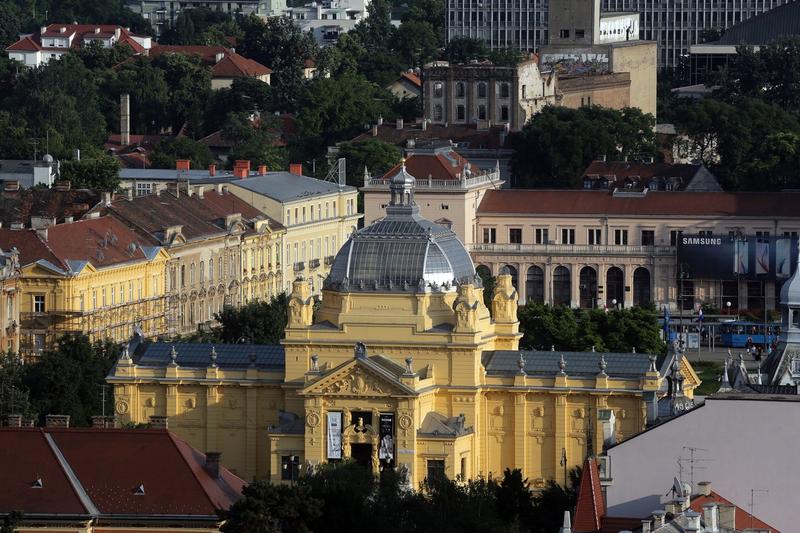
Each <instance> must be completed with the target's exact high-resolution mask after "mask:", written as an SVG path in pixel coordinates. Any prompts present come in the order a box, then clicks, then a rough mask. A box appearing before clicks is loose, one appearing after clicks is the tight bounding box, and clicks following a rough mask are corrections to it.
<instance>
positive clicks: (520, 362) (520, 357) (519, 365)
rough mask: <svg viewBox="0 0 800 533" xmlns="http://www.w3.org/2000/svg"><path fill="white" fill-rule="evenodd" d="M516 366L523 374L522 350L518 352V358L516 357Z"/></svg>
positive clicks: (523, 359) (523, 360)
mask: <svg viewBox="0 0 800 533" xmlns="http://www.w3.org/2000/svg"><path fill="white" fill-rule="evenodd" d="M517 368H519V373H520V374H522V375H525V358H524V357H522V352H519V359H517Z"/></svg>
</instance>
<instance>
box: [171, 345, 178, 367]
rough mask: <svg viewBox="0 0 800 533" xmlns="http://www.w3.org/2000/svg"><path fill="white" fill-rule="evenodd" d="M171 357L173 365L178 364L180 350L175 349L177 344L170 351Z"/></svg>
mask: <svg viewBox="0 0 800 533" xmlns="http://www.w3.org/2000/svg"><path fill="white" fill-rule="evenodd" d="M169 359H170V365H171V366H177V365H178V351H177V350H176V349H175V346H174V345H173V346H172V350H170V351H169Z"/></svg>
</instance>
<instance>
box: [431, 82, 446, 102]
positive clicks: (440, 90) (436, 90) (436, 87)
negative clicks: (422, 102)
mask: <svg viewBox="0 0 800 533" xmlns="http://www.w3.org/2000/svg"><path fill="white" fill-rule="evenodd" d="M443 94H444V85H443V84H442V83H441V82H439V81H437V82H436V83H434V84H433V96H435V97H436V98H441V97H442V95H443Z"/></svg>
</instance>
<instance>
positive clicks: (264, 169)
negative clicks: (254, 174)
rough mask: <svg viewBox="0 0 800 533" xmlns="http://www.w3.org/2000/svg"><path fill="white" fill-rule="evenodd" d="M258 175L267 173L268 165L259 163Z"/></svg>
mask: <svg viewBox="0 0 800 533" xmlns="http://www.w3.org/2000/svg"><path fill="white" fill-rule="evenodd" d="M258 175H259V176H266V175H267V165H258Z"/></svg>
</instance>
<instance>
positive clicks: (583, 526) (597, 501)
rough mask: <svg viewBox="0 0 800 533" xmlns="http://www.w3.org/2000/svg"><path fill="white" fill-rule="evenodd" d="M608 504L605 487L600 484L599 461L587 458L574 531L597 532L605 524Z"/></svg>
mask: <svg viewBox="0 0 800 533" xmlns="http://www.w3.org/2000/svg"><path fill="white" fill-rule="evenodd" d="M605 514H606V505H605V501H604V499H603V489H602V487H601V486H600V472H599V471H598V469H597V462H596V461H595V460H594V459H593V458H587V459H586V460H585V461H584V462H583V473H582V475H581V484H580V487H579V488H578V504H577V506H576V508H575V520H573V523H574V526H573V528H572V529H573V531H575V533H596V532H598V531H600V528H601V527H602V526H603V517H604V516H605Z"/></svg>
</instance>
